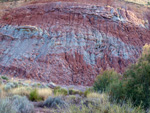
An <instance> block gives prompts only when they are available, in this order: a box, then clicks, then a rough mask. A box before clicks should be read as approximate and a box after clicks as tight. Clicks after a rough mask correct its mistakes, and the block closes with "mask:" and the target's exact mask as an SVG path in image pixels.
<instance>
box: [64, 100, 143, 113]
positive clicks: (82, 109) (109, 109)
mask: <svg viewBox="0 0 150 113" xmlns="http://www.w3.org/2000/svg"><path fill="white" fill-rule="evenodd" d="M67 111H69V112H67ZM67 111H65V110H64V111H63V113H144V111H143V110H142V109H141V108H137V107H133V106H132V105H131V104H122V105H118V104H115V103H114V104H111V103H109V102H107V103H103V101H102V102H101V101H99V100H97V101H96V100H95V101H94V100H89V101H87V100H86V101H85V102H84V103H83V104H82V105H81V106H77V105H74V104H72V105H70V108H69V110H68V109H67Z"/></svg>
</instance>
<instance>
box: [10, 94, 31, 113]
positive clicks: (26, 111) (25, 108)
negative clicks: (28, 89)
mask: <svg viewBox="0 0 150 113" xmlns="http://www.w3.org/2000/svg"><path fill="white" fill-rule="evenodd" d="M12 100H13V102H12V104H13V106H14V108H15V109H16V111H17V113H33V112H34V106H33V104H31V103H30V102H29V100H28V99H27V97H25V96H24V97H21V96H18V95H15V96H13V98H12Z"/></svg>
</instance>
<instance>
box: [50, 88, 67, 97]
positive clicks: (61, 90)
mask: <svg viewBox="0 0 150 113" xmlns="http://www.w3.org/2000/svg"><path fill="white" fill-rule="evenodd" d="M53 92H54V95H55V96H59V95H64V96H65V95H67V94H68V90H67V89H64V88H55V89H54V91H53Z"/></svg>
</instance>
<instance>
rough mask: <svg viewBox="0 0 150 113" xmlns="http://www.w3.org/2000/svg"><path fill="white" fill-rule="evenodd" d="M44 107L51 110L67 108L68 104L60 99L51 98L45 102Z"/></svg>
mask: <svg viewBox="0 0 150 113" xmlns="http://www.w3.org/2000/svg"><path fill="white" fill-rule="evenodd" d="M43 105H44V106H45V107H49V108H58V107H60V108H64V107H67V103H66V102H65V101H63V100H62V99H61V98H60V97H55V98H52V97H49V98H48V99H47V100H46V101H44V104H43Z"/></svg>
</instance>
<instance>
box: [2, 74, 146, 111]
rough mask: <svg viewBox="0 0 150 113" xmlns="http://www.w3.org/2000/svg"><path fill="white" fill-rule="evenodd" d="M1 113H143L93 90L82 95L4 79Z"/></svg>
mask: <svg viewBox="0 0 150 113" xmlns="http://www.w3.org/2000/svg"><path fill="white" fill-rule="evenodd" d="M0 79H1V84H0V113H40V112H42V113H43V112H44V113H143V112H144V110H142V109H141V108H140V107H133V106H132V104H131V103H130V102H128V103H124V104H117V103H116V102H110V101H109V95H108V94H106V93H98V92H95V91H94V90H93V88H89V89H86V90H85V91H80V90H77V89H73V88H62V87H60V86H55V87H54V89H52V88H50V87H49V85H48V84H44V83H37V82H35V83H31V81H20V80H11V79H10V78H7V77H6V76H1V78H0Z"/></svg>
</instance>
